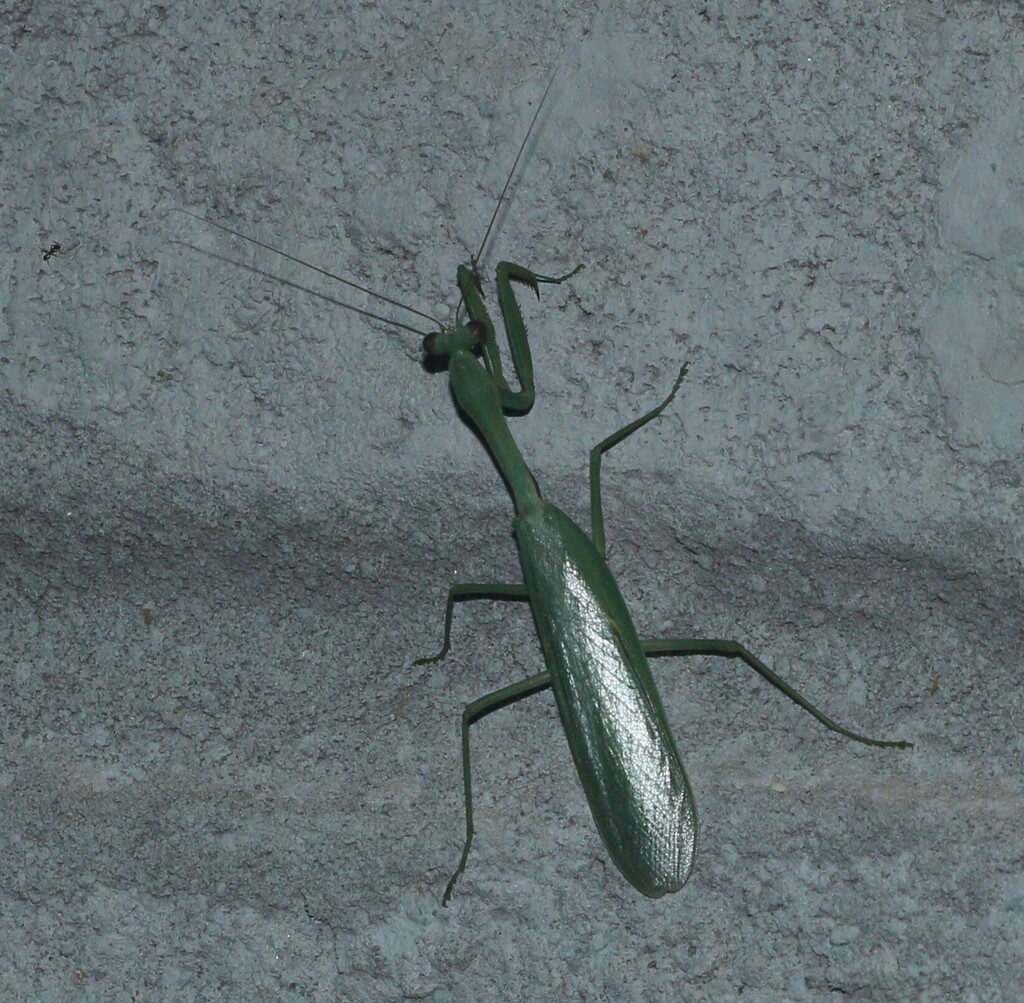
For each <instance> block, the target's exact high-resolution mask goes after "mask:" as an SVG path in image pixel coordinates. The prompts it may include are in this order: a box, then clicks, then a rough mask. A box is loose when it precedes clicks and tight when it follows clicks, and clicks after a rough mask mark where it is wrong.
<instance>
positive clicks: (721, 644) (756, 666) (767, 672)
mask: <svg viewBox="0 0 1024 1003" xmlns="http://www.w3.org/2000/svg"><path fill="white" fill-rule="evenodd" d="M641 646H642V647H643V649H644V653H645V654H647V655H653V656H657V655H720V656H721V657H723V658H738V659H740V661H742V662H744V663H746V664H747V665H749V666H750V668H752V669H753V670H754V671H755V672H756V673H757V674H758V675H759V676H761V677H762V678H763V679H766V680H767V681H768V682H769V683H771V684H772V686H774V687H775V688H776V689H777V690H779V692H781V693H784V694H785V695H786V696H787V697H789V699H790V700H792V701H793V703H795V704H796V705H797V706H798V707H802V708H803V709H804V710H805V711H807V713H808V714H810V715H811V716H812V717H813V718H815V719H816V720H818V721H820V722H821V723H822V724H823V725H824V726H825V727H826V728H828V729H829V731H834V732H836V734H839V735H845V736H846V738H852V739H853V740H854V741H855V742H863V743H864V745H874V746H878V747H879V748H883V749H889V748H892V749H912V748H913V747H914V744H913V743H912V742H903V741H887V740H883V739H880V738H868V737H867V736H866V735H862V734H860V732H856V731H851V730H850V729H849V728H845V727H843V725H841V724H838V723H837V722H836V721H833V720H832V718H830V717H829V716H828V715H826V714H825V713H823V712H822V711H820V710H819V709H818V708H817V707H816V706H815V705H814V704H813V703H811V701H810V700H808V699H807V697H805V696H804V695H803V694H802V693H801V692H800V691H799V690H797V689H795V688H794V687H792V686H790V685H789V683H787V682H786V680H785V679H783V678H782V677H781V676H780V675H778V673H776V672H773V671H772V670H771V669H769V668H768V666H767V665H765V664H764V662H762V661H761V659H759V658H757V657H755V656H754V655H752V654H751V653H750V652H749V651H747V649H746V648H744V647H743V645H742V644H740V643H739V642H738V641H720V640H715V639H712V638H706V637H681V638H670V639H666V640H658V641H642V642H641Z"/></svg>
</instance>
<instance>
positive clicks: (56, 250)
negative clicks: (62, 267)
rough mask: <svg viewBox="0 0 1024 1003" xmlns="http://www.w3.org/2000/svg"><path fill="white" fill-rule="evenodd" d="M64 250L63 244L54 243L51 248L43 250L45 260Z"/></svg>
mask: <svg viewBox="0 0 1024 1003" xmlns="http://www.w3.org/2000/svg"><path fill="white" fill-rule="evenodd" d="M63 250H64V246H63V245H62V244H57V243H53V244H51V245H50V246H49V248H48V249H47V250H45V251H43V261H49V260H50V258H52V257H53V256H54V255H55V254H60V253H61V251H63Z"/></svg>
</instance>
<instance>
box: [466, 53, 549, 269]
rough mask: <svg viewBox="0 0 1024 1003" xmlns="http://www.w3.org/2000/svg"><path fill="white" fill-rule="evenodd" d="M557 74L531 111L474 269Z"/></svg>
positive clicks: (474, 258)
mask: <svg viewBox="0 0 1024 1003" xmlns="http://www.w3.org/2000/svg"><path fill="white" fill-rule="evenodd" d="M557 76H558V67H557V66H556V67H555V72H554V73H552V74H551V79H550V80H549V81H548V85H547V87H545V88H544V93H543V94H542V95H541V98H540V101H539V102H538V104H537V110H536V111H535V112H534V113H533V119H532V120H531V121H530V128H529V129H527V130H526V135H525V136H524V137H523V142H522V145H521V146H520V147H519V152H518V153H517V154H516V159H515V160H514V161H512V170H510V171H509V172H508V177H507V178H505V187H504V188H502V190H501V194H500V195H499V196H498V202H497V205H495V207H494V212H493V213H491V221H490V223H488V224H487V230H486V231H485V232H484V239H483V240H481V241H480V249H479V250H478V251H477V252H476V254H474V255H473V258H472V262H473V268H474V270H475V269H476V263H477V262H478V261H479V260H480V258H481V256H482V255H483V253H484V248H485V247H486V246H487V238H488V237H490V235H491V228H492V227H493V226H494V221H495V220H496V219H497V218H498V211H499V210H500V209H501V203H502V202H504V201H505V193H506V192H507V191H508V186H509V185H510V184H512V178H513V177H515V173H516V168H517V167H518V166H519V158H520V157H521V156H522V155H523V150H525V149H526V144H527V143H528V142H529V141H530V136H531V134H532V133H533V127H534V126H535V125H536V124H537V118H538V117H539V116H540V110H541V108H543V107H544V102H545V101H546V100H547V97H548V91H550V90H551V85H552V84H553V83H554V82H555V77H557Z"/></svg>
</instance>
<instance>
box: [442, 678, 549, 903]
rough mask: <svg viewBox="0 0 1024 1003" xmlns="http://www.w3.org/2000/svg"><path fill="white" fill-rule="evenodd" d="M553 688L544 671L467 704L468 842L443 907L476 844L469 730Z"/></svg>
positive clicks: (464, 757)
mask: <svg viewBox="0 0 1024 1003" xmlns="http://www.w3.org/2000/svg"><path fill="white" fill-rule="evenodd" d="M550 685H551V674H550V673H549V672H541V673H540V674H539V675H536V676H530V678H529V679H523V680H522V681H521V682H518V683H513V684H512V685H511V686H504V687H502V688H501V689H500V690H495V691H494V692H493V693H488V694H487V696H483V697H481V698H480V699H479V700H474V701H473V702H472V703H471V704H467V705H466V708H465V710H463V712H462V783H463V789H464V791H465V799H466V842H465V843H464V844H463V847H462V856H461V857H460V858H459V865H458V867H456V868H455V873H454V874H452V876H451V878H449V879H448V884H447V885H446V887H445V890H444V895H443V896H442V898H441V905H443V906H447V905H448V903H449V901H450V900H451V897H452V892H453V891H454V890H455V883H456V882H457V881H458V880H459V878H460V877H461V876H462V872H463V871H464V870H465V869H466V861H467V860H469V848H470V847H471V846H472V845H473V778H472V775H471V769H470V761H469V760H470V754H469V727H470V725H471V724H473V723H474V722H475V721H478V720H479V719H480V718H482V717H485V716H486V715H488V714H490V713H491V711H494V710H497V709H498V708H499V707H505V706H507V705H508V704H510V703H515V702H516V701H517V700H522V699H523V698H524V697H528V696H531V695H532V694H534V693H536V692H537V691H538V690H542V689H544V687H546V686H550Z"/></svg>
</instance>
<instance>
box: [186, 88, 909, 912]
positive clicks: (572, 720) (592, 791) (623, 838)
mask: <svg viewBox="0 0 1024 1003" xmlns="http://www.w3.org/2000/svg"><path fill="white" fill-rule="evenodd" d="M553 82H554V75H553V76H552V78H551V80H550V81H549V83H548V85H547V89H546V90H545V91H544V94H543V96H542V97H541V99H540V101H539V102H538V105H537V109H536V112H535V114H534V116H533V120H532V121H531V123H530V127H529V129H528V130H527V133H526V138H525V139H524V140H523V143H522V145H521V146H520V148H519V153H518V154H517V155H516V158H515V161H514V163H513V165H512V168H511V170H510V171H509V174H508V176H507V179H506V182H505V187H504V189H503V190H502V192H501V195H500V196H499V198H498V201H497V205H496V207H495V210H494V214H493V215H492V216H491V220H490V223H489V224H488V227H487V230H486V232H485V234H484V238H483V241H482V242H481V244H480V249H479V250H478V252H477V254H476V255H474V256H473V257H472V258H471V260H470V262H469V264H463V265H460V266H459V267H458V270H457V275H456V281H457V284H458V288H459V292H460V296H461V303H460V307H459V310H458V311H457V312H456V316H455V321H454V323H453V324H451V325H450V326H445V325H443V324H440V323H438V324H437V326H438V329H437V330H435V331H432V332H430V333H427V334H425V335H424V337H423V342H422V346H423V351H424V353H425V354H426V355H427V356H430V357H432V358H435V359H438V360H441V361H443V362H446V363H447V371H448V378H449V381H450V387H451V391H452V394H453V396H454V397H455V400H456V402H457V404H458V406H459V408H460V410H461V411H462V413H463V414H464V415H465V417H466V418H468V420H469V421H470V422H471V423H472V425H473V426H474V427H475V428H476V430H477V431H478V433H479V435H480V437H481V438H482V439H483V441H484V443H485V444H486V446H487V449H488V451H489V452H490V454H491V457H492V458H493V461H494V463H495V465H496V467H497V468H498V472H499V473H500V475H501V477H502V479H503V481H504V482H505V485H506V487H507V489H508V491H509V494H510V496H511V500H512V505H513V509H514V517H513V521H512V533H513V536H514V537H515V540H516V545H517V547H518V551H519V559H520V564H521V568H522V581H521V582H515V583H509V584H504V583H491V582H476V583H462V584H457V585H454V586H452V588H451V589H450V590H449V592H448V598H447V602H446V604H445V615H444V637H443V643H442V647H441V650H440V651H439V652H438V653H437V654H436V655H433V656H431V657H429V658H421V659H419V660H418V661H417V662H416V664H428V663H436V662H440V661H441V660H443V659H444V658H445V657H446V656H447V654H448V652H449V650H450V648H451V629H452V618H453V616H454V610H455V606H456V604H457V603H460V602H463V601H466V600H472V599H488V600H495V601H513V602H527V603H529V606H530V609H531V612H532V614H533V619H534V623H535V626H536V630H537V636H538V638H539V640H540V646H541V650H542V652H543V656H544V663H545V669H544V671H543V672H540V673H537V674H535V675H533V676H530V677H529V678H526V679H522V680H519V681H517V682H514V683H511V684H510V685H507V686H504V687H502V688H501V689H498V690H496V691H494V692H493V693H489V694H487V695H485V696H482V697H480V698H479V699H478V700H475V701H473V702H472V703H470V704H469V705H467V706H466V707H465V709H464V710H463V713H462V722H461V741H462V763H463V789H464V801H465V820H466V834H465V840H464V842H463V848H462V854H461V857H460V859H459V862H458V865H457V867H456V868H455V871H454V873H453V874H452V876H451V878H450V879H449V881H448V884H447V886H446V887H445V890H444V894H443V896H442V904H443V905H447V904H448V902H449V901H450V899H451V897H452V894H453V892H454V889H455V885H456V882H457V881H458V880H459V878H460V876H461V875H462V874H463V872H464V871H465V869H466V865H467V862H468V859H469V853H470V848H471V846H472V843H473V837H474V834H475V827H474V819H473V784H472V770H471V753H470V729H471V727H472V725H473V724H474V723H475V722H476V721H478V720H480V719H481V718H482V717H484V716H485V715H487V714H489V713H491V712H492V711H494V710H496V709H498V708H500V707H503V706H506V705H508V704H510V703H513V702H515V701H518V700H521V699H523V698H525V697H528V696H530V695H532V694H535V693H537V692H538V691H540V690H543V689H546V688H548V687H550V688H551V689H552V690H553V692H554V696H555V702H556V704H557V707H558V713H559V716H560V718H561V722H562V726H563V729H564V731H565V735H566V738H567V740H568V743H569V750H570V752H571V754H572V758H573V761H574V762H575V765H576V769H577V772H578V774H579V778H580V781H581V783H582V785H583V790H584V792H585V794H586V797H587V801H588V803H589V805H590V810H591V813H592V815H593V818H594V822H595V825H596V827H597V830H598V832H599V834H600V836H601V839H602V840H603V842H604V846H605V848H606V850H607V852H608V855H609V857H610V858H611V860H612V861H613V862H614V864H615V866H616V867H617V868H618V869H619V871H620V872H621V873H622V875H623V876H624V877H625V878H626V880H627V881H629V882H630V884H632V885H633V886H634V887H635V888H636V889H637V890H638V891H640V892H641V893H643V894H644V895H646V896H649V897H650V898H658V897H660V896H663V895H665V894H668V893H671V892H675V891H678V890H679V889H680V888H682V887H683V885H685V884H686V882H687V880H688V879H689V877H690V874H691V872H692V870H693V865H694V859H695V855H696V852H697V843H698V832H699V824H698V818H697V811H696V806H695V802H694V796H693V789H692V787H691V785H690V781H689V779H688V777H687V774H686V770H685V769H684V767H683V763H682V758H681V757H680V754H679V750H678V748H677V746H676V742H675V739H674V738H673V735H672V729H671V727H670V726H669V722H668V718H667V715H666V713H665V708H664V706H663V704H662V700H661V697H660V695H659V693H658V689H657V686H656V685H655V681H654V677H653V675H652V673H651V669H650V665H649V663H648V658H649V657H650V656H663V655H682V656H686V655H718V656H722V657H725V658H736V659H739V660H740V661H742V662H744V663H745V664H746V665H748V666H749V667H750V668H752V669H753V670H754V671H755V672H757V673H759V674H760V675H761V676H762V677H763V678H764V679H765V680H767V681H768V682H769V683H771V685H772V686H774V687H775V688H776V689H778V690H779V691H781V692H782V693H783V694H784V695H785V696H787V697H789V699H790V700H792V701H793V702H795V703H796V704H797V705H798V706H800V707H801V708H803V709H804V710H805V711H807V712H808V713H809V714H811V715H812V716H813V717H814V718H816V719H817V720H818V721H819V722H820V723H821V724H823V725H824V726H825V727H826V728H828V729H829V730H831V731H833V732H836V733H838V734H840V735H843V736H845V737H846V738H849V739H852V740H854V741H857V742H861V743H863V744H865V745H870V746H877V747H881V748H901V749H905V748H911V747H912V746H911V743H909V742H905V741H899V740H897V741H890V740H881V739H875V738H869V737H867V736H866V735H862V734H860V733H858V732H855V731H852V730H850V729H848V728H846V727H844V726H842V725H840V724H838V723H837V722H836V721H834V720H832V719H831V718H830V717H828V716H826V715H825V714H824V713H823V712H822V711H821V710H819V709H818V708H817V707H816V706H815V705H814V704H812V703H811V702H810V701H809V700H808V699H807V698H806V697H804V696H803V695H802V694H801V693H800V692H798V691H797V690H796V689H794V688H793V687H792V686H790V685H789V684H788V683H787V682H786V681H785V680H784V679H782V678H781V677H780V676H779V675H777V674H776V673H775V672H774V671H772V670H771V669H770V668H768V666H767V665H765V664H764V662H762V661H761V660H760V659H758V658H757V657H755V656H754V655H753V654H751V653H750V652H749V651H748V650H747V649H746V648H745V647H743V645H741V644H739V643H738V642H737V641H732V640H719V639H712V638H690V637H681V638H669V639H657V640H647V639H642V638H641V637H640V636H639V634H638V633H637V630H636V628H635V626H634V624H633V620H632V617H631V616H630V613H629V610H628V608H627V605H626V603H625V601H624V599H623V597H622V594H621V592H620V590H619V587H618V584H617V583H616V580H615V578H614V576H613V575H612V572H611V570H610V569H609V567H608V564H607V561H606V559H605V557H606V545H605V528H604V515H603V508H602V502H601V460H602V457H603V456H604V454H605V453H606V452H607V451H608V450H610V449H612V448H613V447H614V446H616V445H618V444H619V443H621V442H623V441H624V440H625V439H627V438H629V437H630V436H631V435H633V434H634V433H635V432H638V431H639V430H640V429H642V428H643V427H644V426H645V425H647V424H648V423H649V422H651V421H653V420H654V419H655V418H657V417H658V416H659V415H660V414H661V413H662V412H663V411H664V410H665V409H666V408H667V407H668V406H669V405H670V404H671V403H672V401H673V400H674V398H675V397H676V394H677V393H678V391H679V388H680V386H681V384H682V381H683V379H684V377H685V376H686V373H687V366H686V365H683V366H682V367H681V368H680V370H679V373H678V376H677V377H676V379H675V382H674V383H673V385H672V388H671V389H670V391H669V392H668V394H667V395H666V396H665V398H664V399H663V400H662V401H661V403H659V404H658V405H657V406H656V407H654V408H652V409H651V410H649V411H647V412H645V413H644V414H642V415H641V416H640V417H639V418H637V419H635V420H634V421H632V422H630V423H629V424H627V425H626V426H625V427H623V428H621V429H619V430H618V431H617V432H614V433H613V434H611V435H609V436H608V437H607V438H605V439H604V440H602V441H601V442H599V443H598V444H597V445H596V446H595V447H594V448H593V449H592V450H591V452H590V533H589V534H588V533H587V532H586V531H585V530H584V529H582V528H581V527H580V526H578V525H577V524H576V523H575V522H574V521H573V520H572V519H571V518H570V517H569V516H568V515H566V514H565V512H563V511H562V510H561V509H560V508H558V507H557V506H556V505H554V504H553V503H552V502H550V501H549V500H547V498H546V497H545V496H544V494H543V493H542V491H541V488H540V486H539V484H538V482H537V479H536V478H535V476H534V474H533V473H532V471H531V470H530V468H529V466H528V465H527V463H526V460H525V459H524V458H523V455H522V453H521V452H520V450H519V447H518V445H517V444H516V442H515V439H514V438H513V436H512V432H511V430H510V428H509V423H508V418H509V417H515V416H522V415H525V414H527V413H528V412H529V411H530V410H531V408H532V407H533V404H534V399H535V386H534V371H533V359H532V354H531V351H530V343H529V339H528V337H527V332H526V326H525V323H524V320H523V315H522V311H521V309H520V305H519V301H518V299H517V296H516V292H515V289H514V286H515V285H519V286H522V287H524V288H526V289H530V290H532V291H533V292H534V293H535V294H536V295H537V297H538V300H539V298H540V287H541V285H551V286H560V285H562V284H564V283H566V282H568V281H569V280H570V279H571V278H572V277H573V276H574V275H576V274H577V272H578V271H579V270H580V268H582V267H583V266H582V265H580V266H577V268H575V269H573V270H572V271H570V272H568V273H566V274H563V275H545V274H541V273H539V272H537V271H534V270H533V269H531V268H527V267H525V266H523V265H519V264H515V263H512V262H509V261H502V262H500V263H499V264H498V265H497V269H496V279H495V281H496V287H497V299H498V304H499V308H500V311H501V319H502V323H503V327H504V330H505V336H506V340H507V343H508V351H509V354H510V357H511V361H512V367H513V369H514V371H515V377H516V381H517V384H518V389H517V390H513V389H512V387H511V386H510V384H509V382H508V380H507V379H506V377H505V375H504V370H503V365H502V359H501V354H500V351H499V347H498V340H497V336H496V333H495V325H494V323H493V321H492V320H491V317H490V315H489V313H488V309H487V306H486V304H485V302H484V297H483V283H482V281H481V279H480V275H479V270H478V267H477V263H478V261H479V260H480V257H481V255H482V254H483V250H484V248H485V246H486V244H487V240H488V237H489V236H490V233H491V228H492V227H493V225H494V221H495V218H496V217H497V214H498V209H499V208H500V206H501V204H502V201H503V200H504V198H505V195H506V193H507V191H508V187H509V184H510V183H511V180H512V178H513V176H514V175H515V172H516V169H517V167H518V164H519V160H520V157H521V156H522V153H523V150H524V149H525V147H526V144H527V141H528V140H529V137H530V135H531V134H532V131H533V128H534V126H535V125H536V122H537V118H538V116H539V114H540V111H541V108H542V107H543V105H544V102H545V100H546V99H547V96H548V93H549V91H550V89H551V86H552V84H553ZM187 214H188V215H195V214H193V213H187ZM196 218H198V219H202V220H203V221H204V222H207V223H210V224H211V225H212V226H215V227H217V228H219V229H221V230H224V231H226V232H227V233H230V234H232V235H234V236H236V237H239V238H241V239H243V240H246V241H248V242H250V243H252V244H256V245H257V246H260V247H263V248H265V249H266V250H269V251H272V252H274V253H276V254H279V255H282V256H283V257H285V258H288V259H289V260H292V261H295V262H298V263H299V264H302V265H304V266H307V267H310V268H313V269H315V270H316V271H318V272H320V273H322V274H325V275H328V276H329V277H331V278H332V279H336V280H338V281H340V282H343V283H345V284H346V285H349V286H352V287H354V288H356V289H358V290H360V291H361V292H364V293H366V294H367V295H370V296H374V297H376V298H378V299H380V300H383V301H384V302H387V303H389V304H391V305H392V306H397V307H401V308H402V309H405V310H408V311H410V312H411V313H413V314H416V315H417V316H420V317H427V315H426V314H423V313H421V312H420V311H418V310H414V309H413V308H411V307H408V306H406V305H405V304H403V303H400V302H398V301H397V300H394V299H391V298H390V297H387V296H384V295H382V294H380V293H377V292H374V291H373V290H369V289H366V288H365V287H363V286H360V285H358V284H357V283H354V282H352V281H350V280H349V279H345V278H342V277H341V276H338V275H334V274H332V273H330V272H327V271H326V270H325V269H322V268H319V267H318V266H315V265H310V264H309V263H308V262H305V261H302V260H301V259H299V258H295V257H293V256H292V255H289V254H287V253H285V252H283V251H280V250H278V249H277V248H275V247H272V246H271V245H269V244H265V243H263V242H261V241H258V240H255V239H254V238H252V237H249V236H247V235H246V234H243V233H240V232H239V231H236V230H233V229H231V228H229V227H227V226H224V225H223V224H220V223H216V222H213V221H211V220H206V219H204V217H199V216H197V217H196ZM353 309H355V308H353ZM463 309H464V310H465V315H466V319H465V320H464V321H462V320H460V316H461V313H462V310H463ZM357 312H364V313H365V311H357ZM428 319H432V318H428ZM394 323H395V326H397V327H402V328H405V329H407V330H412V331H415V332H416V333H417V334H421V335H423V334H424V332H422V331H418V330H417V329H416V328H412V327H408V326H407V325H405V324H400V323H398V322H394ZM435 323H437V322H435Z"/></svg>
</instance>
